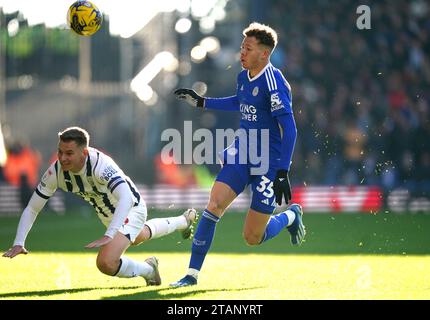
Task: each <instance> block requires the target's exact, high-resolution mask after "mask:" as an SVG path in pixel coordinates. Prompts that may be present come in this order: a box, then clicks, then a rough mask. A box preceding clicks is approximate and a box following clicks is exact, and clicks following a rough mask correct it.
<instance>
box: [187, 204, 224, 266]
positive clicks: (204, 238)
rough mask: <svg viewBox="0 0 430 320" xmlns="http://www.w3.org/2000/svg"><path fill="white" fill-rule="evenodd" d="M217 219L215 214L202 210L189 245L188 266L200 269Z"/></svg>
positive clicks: (210, 242) (209, 245) (212, 236)
mask: <svg viewBox="0 0 430 320" xmlns="http://www.w3.org/2000/svg"><path fill="white" fill-rule="evenodd" d="M218 221H219V218H218V217H217V216H216V215H214V214H212V213H210V212H209V211H208V210H207V209H206V210H205V211H203V214H202V217H201V219H200V221H199V224H198V225H197V231H196V233H195V235H194V239H193V245H192V247H191V259H190V265H189V267H190V268H193V269H197V270H200V269H201V267H202V265H203V261H204V260H205V257H206V254H207V253H208V251H209V248H210V247H211V244H212V240H213V238H214V234H215V228H216V223H217V222H218Z"/></svg>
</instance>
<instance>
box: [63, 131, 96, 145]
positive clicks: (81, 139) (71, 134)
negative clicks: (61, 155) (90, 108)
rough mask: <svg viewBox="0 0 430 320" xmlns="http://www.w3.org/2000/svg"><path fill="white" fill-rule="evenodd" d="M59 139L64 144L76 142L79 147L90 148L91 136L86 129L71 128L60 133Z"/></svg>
mask: <svg viewBox="0 0 430 320" xmlns="http://www.w3.org/2000/svg"><path fill="white" fill-rule="evenodd" d="M58 137H59V138H60V140H61V141H63V142H70V141H75V142H76V145H78V146H79V147H88V145H89V143H90V135H89V134H88V132H87V131H86V130H85V129H82V128H80V127H70V128H67V129H64V130H63V131H62V132H58Z"/></svg>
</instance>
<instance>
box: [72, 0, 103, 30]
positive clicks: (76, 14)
mask: <svg viewBox="0 0 430 320" xmlns="http://www.w3.org/2000/svg"><path fill="white" fill-rule="evenodd" d="M102 22H103V15H102V13H101V12H100V10H99V9H98V8H97V7H96V6H95V5H94V4H93V3H92V2H90V1H76V2H75V3H73V4H72V5H71V6H70V7H69V10H68V12H67V24H68V25H69V26H70V28H71V29H72V30H73V31H74V32H75V33H77V34H78V35H80V36H91V35H93V34H94V33H96V32H97V31H98V30H99V29H100V27H101V25H102Z"/></svg>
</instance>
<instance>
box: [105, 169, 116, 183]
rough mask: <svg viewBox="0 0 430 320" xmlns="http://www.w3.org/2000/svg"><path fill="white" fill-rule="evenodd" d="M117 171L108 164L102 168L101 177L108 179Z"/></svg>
mask: <svg viewBox="0 0 430 320" xmlns="http://www.w3.org/2000/svg"><path fill="white" fill-rule="evenodd" d="M117 172H118V171H117V170H116V169H115V168H114V167H112V166H108V167H106V169H104V170H103V173H102V179H104V180H106V181H109V180H110V178H112V177H113V176H114V175H115V174H116V173H117Z"/></svg>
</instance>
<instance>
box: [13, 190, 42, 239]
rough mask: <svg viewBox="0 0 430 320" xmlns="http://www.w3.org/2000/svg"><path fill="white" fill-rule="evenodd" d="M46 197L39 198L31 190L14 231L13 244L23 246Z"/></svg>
mask: <svg viewBox="0 0 430 320" xmlns="http://www.w3.org/2000/svg"><path fill="white" fill-rule="evenodd" d="M46 202H48V200H47V199H43V198H41V197H40V196H39V195H38V194H37V193H36V192H33V195H32V196H31V199H30V201H29V202H28V205H27V207H26V208H25V209H24V211H23V212H22V215H21V218H20V219H19V223H18V230H17V231H16V237H15V241H14V242H13V245H14V246H16V245H19V246H24V243H25V239H26V238H27V235H28V233H29V232H30V229H31V227H32V226H33V223H34V221H35V220H36V218H37V215H38V214H39V212H40V211H41V210H42V209H43V207H44V206H45V204H46Z"/></svg>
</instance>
